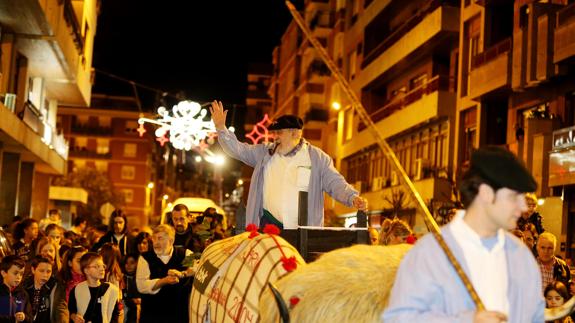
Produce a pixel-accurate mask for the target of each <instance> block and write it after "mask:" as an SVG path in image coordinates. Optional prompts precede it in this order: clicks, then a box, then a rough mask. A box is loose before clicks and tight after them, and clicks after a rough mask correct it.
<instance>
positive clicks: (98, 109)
mask: <svg viewBox="0 0 575 323" xmlns="http://www.w3.org/2000/svg"><path fill="white" fill-rule="evenodd" d="M140 116H141V113H140V112H139V110H138V105H137V102H136V100H135V99H134V98H132V97H113V96H106V95H100V94H94V95H93V96H92V102H91V105H90V108H88V109H86V108H76V107H70V106H61V107H60V108H59V110H58V124H59V125H60V127H61V129H62V131H63V133H64V136H65V137H66V139H67V140H68V141H69V143H70V153H69V160H68V171H69V172H75V171H78V170H79V169H82V168H85V167H91V168H94V169H97V170H99V171H101V172H103V173H105V174H106V175H107V176H108V178H109V180H110V182H111V183H112V185H113V186H114V188H115V189H116V190H117V191H118V192H119V193H122V194H123V196H124V205H123V206H122V209H123V210H124V211H125V212H126V214H127V216H128V218H129V219H128V223H129V224H130V227H142V226H146V225H148V224H150V221H149V219H150V217H151V216H153V215H154V214H153V213H154V201H155V199H156V198H157V196H156V195H157V194H156V193H155V192H156V188H157V187H159V186H160V185H158V183H156V182H155V179H156V169H155V165H156V163H155V162H154V160H153V158H154V156H155V154H154V151H155V149H156V143H155V142H154V138H153V136H152V135H148V134H146V135H145V136H142V137H140V135H139V132H138V127H139V125H138V118H139V117H140ZM146 128H148V127H146ZM147 132H148V133H149V134H151V133H153V129H152V128H151V127H150V128H149V129H147ZM105 216H106V215H103V217H105Z"/></svg>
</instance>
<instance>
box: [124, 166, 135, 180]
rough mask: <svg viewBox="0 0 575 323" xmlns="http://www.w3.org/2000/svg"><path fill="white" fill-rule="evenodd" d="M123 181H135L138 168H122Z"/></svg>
mask: <svg viewBox="0 0 575 323" xmlns="http://www.w3.org/2000/svg"><path fill="white" fill-rule="evenodd" d="M121 178H122V179H134V178H136V167H134V166H122V174H121Z"/></svg>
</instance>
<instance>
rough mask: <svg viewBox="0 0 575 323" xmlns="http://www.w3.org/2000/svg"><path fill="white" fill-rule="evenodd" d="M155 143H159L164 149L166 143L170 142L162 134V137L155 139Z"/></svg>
mask: <svg viewBox="0 0 575 323" xmlns="http://www.w3.org/2000/svg"><path fill="white" fill-rule="evenodd" d="M156 141H157V142H159V143H160V146H162V147H164V145H165V144H166V142H168V141H170V139H168V137H166V135H165V134H164V135H163V136H161V137H158V138H156Z"/></svg>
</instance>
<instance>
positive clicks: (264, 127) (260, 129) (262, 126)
mask: <svg viewBox="0 0 575 323" xmlns="http://www.w3.org/2000/svg"><path fill="white" fill-rule="evenodd" d="M271 123H272V121H271V120H270V119H269V117H268V115H267V113H266V114H265V115H264V118H263V119H262V121H260V122H258V123H256V125H255V126H254V128H253V129H252V132H250V133H249V134H247V135H246V138H248V139H250V140H251V141H252V143H253V144H254V145H255V144H259V143H260V142H261V141H262V140H263V142H264V143H266V144H267V143H268V142H269V141H270V140H269V139H270V138H271V136H270V134H269V132H268V126H269V125H270V124H271Z"/></svg>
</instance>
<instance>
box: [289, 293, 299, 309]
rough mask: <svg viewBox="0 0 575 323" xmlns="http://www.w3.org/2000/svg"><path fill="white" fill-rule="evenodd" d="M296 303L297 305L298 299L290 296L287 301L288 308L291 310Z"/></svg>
mask: <svg viewBox="0 0 575 323" xmlns="http://www.w3.org/2000/svg"><path fill="white" fill-rule="evenodd" d="M297 303H299V297H295V296H292V297H291V298H290V299H289V305H290V308H293V307H294V306H296V305H297Z"/></svg>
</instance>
